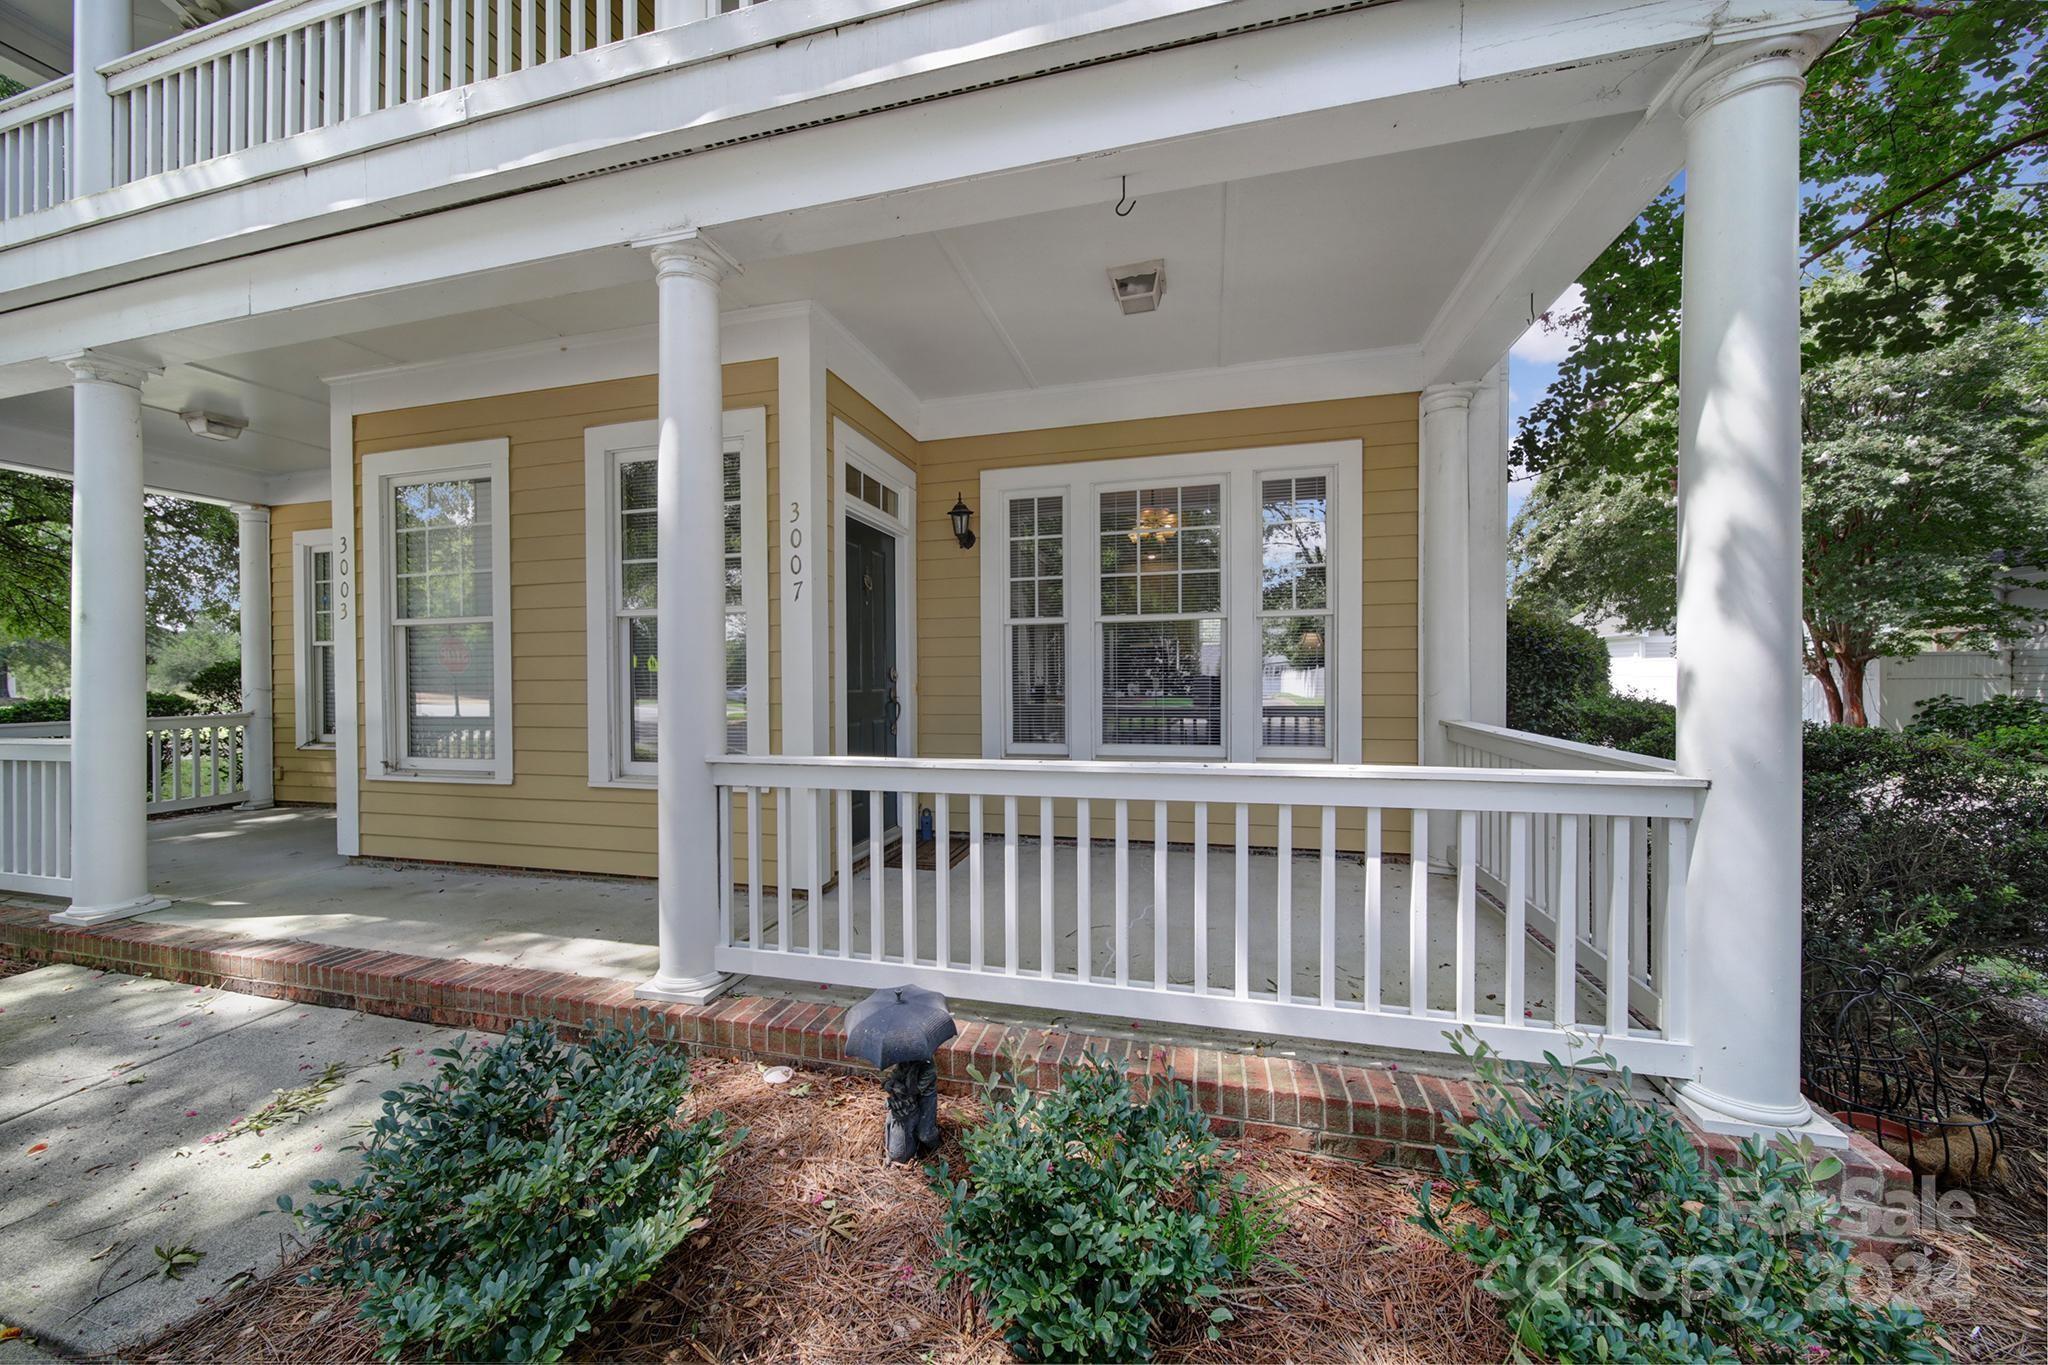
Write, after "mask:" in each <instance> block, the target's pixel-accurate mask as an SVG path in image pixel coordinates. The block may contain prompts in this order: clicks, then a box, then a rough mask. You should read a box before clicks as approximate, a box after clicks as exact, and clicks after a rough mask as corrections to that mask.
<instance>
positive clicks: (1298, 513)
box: [1259, 474, 1332, 756]
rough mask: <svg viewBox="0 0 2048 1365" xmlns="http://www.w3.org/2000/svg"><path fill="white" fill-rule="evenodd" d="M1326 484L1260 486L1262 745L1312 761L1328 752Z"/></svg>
mask: <svg viewBox="0 0 2048 1365" xmlns="http://www.w3.org/2000/svg"><path fill="white" fill-rule="evenodd" d="M1329 561H1330V480H1329V476H1328V475H1326V474H1287V475H1277V476H1276V475H1269V476H1267V477H1265V478H1263V479H1261V480H1260V484H1259V656H1260V678H1259V743H1260V745H1261V747H1262V748H1264V749H1270V750H1277V751H1281V752H1285V753H1290V754H1300V755H1303V756H1312V755H1314V754H1319V753H1328V752H1329V747H1330V669H1329V660H1330V630H1331V625H1332V621H1331V614H1330V564H1329Z"/></svg>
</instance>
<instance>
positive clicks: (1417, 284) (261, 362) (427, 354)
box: [0, 128, 1567, 492]
mask: <svg viewBox="0 0 2048 1365" xmlns="http://www.w3.org/2000/svg"><path fill="white" fill-rule="evenodd" d="M1564 136H1567V134H1566V133H1564V132H1561V131H1560V130H1558V129H1553V128H1539V129H1528V130H1523V131H1519V132H1514V133H1508V134H1502V135H1498V136H1494V137H1487V138H1478V139H1472V140H1467V141H1462V142H1454V143H1448V144H1444V145H1440V146H1435V147H1427V148H1420V149H1413V150H1408V151H1402V152H1397V153H1393V154H1389V155H1384V156H1378V157H1373V158H1368V159H1362V160H1353V161H1347V162H1338V163H1335V164H1330V165H1322V166H1315V167H1309V168H1302V169H1291V170H1286V171H1282V172H1278V173H1275V174H1270V175H1261V176H1252V177H1246V178H1239V179H1232V180H1228V181H1223V182H1220V183H1215V184H1206V185H1197V186H1194V187H1190V188H1181V189H1174V190H1170V191H1166V192H1161V193H1145V192H1143V186H1142V182H1141V183H1140V184H1138V185H1135V186H1134V187H1133V192H1134V197H1135V199H1136V201H1137V202H1136V207H1135V208H1134V209H1133V210H1132V211H1131V212H1130V213H1129V214H1128V215H1126V216H1122V217H1119V216H1118V215H1117V214H1116V213H1115V212H1114V209H1113V202H1112V201H1105V202H1101V203H1091V204H1085V205H1081V206H1068V207H1061V208H1057V209H1052V210H1048V211H1045V212H1040V213H1029V214H1025V215H1022V216H1015V217H1007V218H998V219H994V220H991V221H984V222H973V223H965V224H954V225H950V226H944V227H937V228H933V229H932V230H928V231H917V232H909V233H906V234H903V235H896V236H888V237H883V238H880V239H877V240H870V241H865V242H860V243H858V244H855V245H849V246H840V247H833V248H830V249H827V250H821V251H814V252H809V253H805V254H799V255H789V256H782V257H775V258H770V259H761V260H753V261H750V262H749V263H748V264H747V267H746V270H745V273H744V274H742V275H741V276H739V277H738V278H737V279H735V280H734V281H732V282H731V283H730V284H729V285H728V286H727V287H726V292H725V302H726V306H727V307H728V309H731V310H739V309H745V308H750V307H757V306H762V305H772V304H780V303H791V302H798V301H805V300H808V301H812V302H815V303H817V304H820V305H822V306H823V307H824V308H826V309H827V310H828V311H830V312H831V313H832V314H833V315H834V316H835V317H837V318H838V319H839V320H840V321H841V322H842V323H843V324H845V326H846V327H847V328H848V329H849V330H850V331H851V332H852V333H853V334H854V336H855V337H856V338H858V339H859V340H860V341H861V342H862V343H863V344H864V345H866V346H867V347H868V348H869V349H870V350H871V351H872V352H873V353H874V354H875V356H876V357H877V358H878V359H879V360H880V361H881V362H882V363H883V364H884V365H885V366H887V367H888V369H889V370H891V371H892V372H893V373H894V374H895V376H896V378H897V379H898V380H900V381H901V382H902V384H903V385H904V386H905V388H907V389H908V390H909V391H910V392H911V393H912V394H913V395H915V397H916V398H917V399H918V400H920V401H934V400H949V399H960V398H969V397H974V396H978V395H1001V394H1019V393H1029V392H1031V391H1035V390H1044V389H1051V388H1060V387H1063V386H1070V385H1088V384H1092V383H1099V382H1104V381H1116V380H1129V379H1133V378H1142V377H1143V376H1147V375H1166V374H1180V373H1185V372H1190V371H1195V372H1199V371H1205V370H1210V369H1214V368H1221V367H1229V366H1245V365H1253V366H1256V365H1260V364H1264V363H1269V362H1278V361H1286V360H1290V359H1296V358H1306V357H1313V356H1326V355H1354V354H1357V353H1361V352H1363V353H1382V352H1410V353H1416V354H1419V352H1420V348H1421V347H1422V345H1423V343H1424V341H1425V339H1426V338H1427V337H1428V336H1429V335H1430V333H1431V331H1432V329H1433V327H1435V325H1436V324H1437V322H1438V320H1439V319H1440V318H1441V316H1442V315H1443V313H1444V312H1445V310H1446V309H1447V307H1448V306H1449V305H1450V302H1451V300H1452V299H1453V297H1454V296H1455V294H1456V293H1457V291H1458V290H1459V288H1460V286H1461V284H1462V283H1463V282H1464V281H1465V280H1466V279H1467V278H1468V276H1469V275H1470V274H1471V273H1472V272H1473V271H1474V270H1475V269H1477V268H1478V266H1479V265H1480V264H1481V263H1482V262H1483V260H1484V259H1485V257H1486V254H1487V252H1488V250H1489V248H1490V245H1491V243H1492V242H1493V240H1494V238H1495V237H1496V236H1497V235H1498V233H1499V230H1500V227H1501V225H1502V224H1503V223H1504V222H1506V221H1509V220H1510V219H1511V218H1512V217H1513V215H1514V213H1515V211H1516V206H1517V203H1518V201H1520V200H1522V199H1523V198H1525V197H1526V196H1527V195H1528V193H1529V192H1530V186H1531V184H1532V182H1533V181H1534V180H1536V179H1539V178H1541V177H1542V176H1543V175H1544V174H1545V168H1546V166H1547V165H1548V164H1549V161H1548V154H1549V152H1550V150H1551V149H1552V148H1553V147H1555V146H1556V145H1558V143H1559V141H1560V139H1561V138H1562V137H1564ZM1153 258H1161V259H1164V260H1165V262H1166V275H1167V285H1166V293H1165V296H1164V299H1163V301H1162V302H1161V304H1160V307H1159V309H1158V311H1157V312H1154V313H1149V314H1139V315H1134V316H1128V317H1127V316H1124V315H1123V314H1122V313H1121V312H1119V310H1118V309H1117V307H1116V305H1115V303H1114V301H1113V300H1112V298H1111V297H1110V293H1109V287H1108V282H1107V277H1106V271H1107V270H1108V269H1109V268H1111V267H1113V266H1119V265H1124V264H1129V263H1132V262H1138V261H1145V260H1150V259H1153ZM649 275H650V272H649V271H648V270H647V268H646V265H645V262H644V260H643V259H642V258H641V256H640V253H638V252H633V251H621V250H617V249H614V250H611V251H604V252H591V253H583V254H581V255H578V256H575V257H572V258H567V259H565V260H563V261H561V262H559V263H557V264H555V265H554V266H553V267H551V268H549V269H547V270H546V271H543V272H536V271H528V272H524V273H523V275H522V276H519V277H513V276H510V275H508V276H505V277H503V278H498V279H486V280H478V279H475V278H471V279H467V280H463V281H456V282H451V283H449V284H448V285H446V286H443V287H441V288H439V289H438V290H414V291H409V292H408V293H407V294H406V295H403V296H386V297H384V298H382V299H378V300H373V301H367V302H366V303H364V304H363V305H360V306H356V307H352V308H350V309H349V310H348V312H347V314H346V315H345V316H342V317H337V318H333V319H331V320H332V321H335V322H336V323H337V324H338V325H337V327H336V329H335V330H334V331H332V332H330V333H328V334H327V335H325V336H322V337H320V338H318V339H316V340H302V339H293V338H292V334H291V333H290V332H286V333H285V334H284V335H283V336H280V338H279V340H280V341H283V342H284V344H280V345H274V346H269V347H267V348H265V349H261V350H247V351H237V352H233V353H228V354H208V355H204V357H203V358H197V359H192V360H187V361H184V362H182V363H181V362H178V361H175V360H173V361H172V362H171V363H169V364H168V365H167V367H166V369H165V372H164V374H163V376H162V377H161V378H158V379H155V380H152V381H151V382H150V384H149V385H148V386H147V388H146V389H145V392H144V405H145V410H144V439H145V443H146V445H147V448H148V449H149V451H150V453H151V455H152V457H153V458H154V459H159V460H169V461H172V462H177V463H181V464H189V465H190V466H192V467H194V468H195V469H198V470H199V471H201V472H202V473H203V472H204V471H205V470H207V469H220V470H225V471H253V472H257V473H261V474H263V475H266V476H276V475H295V474H303V475H307V476H315V475H317V474H318V473H319V471H321V470H323V469H324V468H325V466H326V462H327V442H328V435H329V433H328V401H327V387H326V383H325V379H326V378H327V377H329V376H333V375H338V374H346V373H354V372H361V371H365V370H373V369H381V368H385V367H390V366H402V365H407V364H414V363H419V362H426V361H437V360H445V359H450V358H454V357H460V356H464V355H470V354H477V353H483V352H489V351H496V350H501V349H504V348H506V347H513V346H520V345H525V344H530V343H534V342H541V341H546V340H550V339H558V338H569V337H576V336H584V335H590V334H595V333H610V332H615V331H617V330H618V329H620V328H630V327H635V326H641V325H648V324H652V322H653V321H654V317H655V291H654V289H653V286H652V282H651V278H649ZM620 281H625V282H620ZM576 285H595V286H596V287H586V288H576V287H574V286H576ZM350 323H355V324H358V325H356V326H353V327H351V326H350V325H349V324H350ZM363 323H380V324H382V325H371V326H362V325H360V324H363ZM193 349H194V350H202V349H203V347H201V346H195V347H194V348H193ZM192 409H203V410H206V411H209V412H215V413H221V414H225V415H227V416H230V417H235V418H239V419H242V420H245V421H246V422H247V423H248V428H247V430H246V431H244V433H243V434H242V436H241V437H240V438H239V439H238V440H236V441H233V442H231V443H223V442H217V441H210V440H206V439H203V438H201V437H197V436H194V435H192V434H191V432H190V431H188V430H187V428H186V426H185V423H184V422H183V421H182V420H181V419H180V417H179V414H180V413H181V412H184V411H188V410H192ZM70 424H71V408H70V396H69V393H68V391H67V390H65V389H61V388H56V389H49V390H45V391H43V392H39V393H31V394H25V395H21V396H18V397H14V398H8V399H5V400H0V463H14V464H26V465H33V466H41V467H52V464H53V460H56V459H57V456H58V455H60V454H66V453H68V448H69V440H70V429H71V426H70ZM65 465H68V459H65V460H62V461H61V462H58V463H57V465H56V467H64V466H65ZM190 491H194V492H203V491H205V490H204V489H203V488H200V487H193V488H192V489H190Z"/></svg>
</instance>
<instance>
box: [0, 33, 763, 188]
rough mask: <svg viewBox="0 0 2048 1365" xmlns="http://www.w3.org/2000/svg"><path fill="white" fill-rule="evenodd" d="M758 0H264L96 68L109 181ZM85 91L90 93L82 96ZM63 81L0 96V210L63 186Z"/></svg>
mask: <svg viewBox="0 0 2048 1365" xmlns="http://www.w3.org/2000/svg"><path fill="white" fill-rule="evenodd" d="M760 2H761V0H681V3H676V4H675V7H674V8H673V9H672V8H671V3H672V0H271V3H269V4H266V5H260V6H258V7H256V8H255V9H251V10H246V11H244V12H243V13H240V14H237V15H234V16H232V17H230V18H227V19H223V20H221V21H219V22H218V23H213V24H209V25H207V26H206V27H204V28H199V29H194V30H193V31H191V32H189V33H185V34H181V35H180V36H178V37H176V38H173V39H170V40H169V41H167V42H162V43H158V44H156V45H155V46H153V47H147V48H144V49H142V50H141V51H139V52H134V53H130V54H129V55H127V56H125V57H121V58H118V59H116V60H114V61H111V62H108V63H106V64H105V65H103V66H101V67H100V68H99V71H100V74H101V75H102V76H103V77H104V78H105V82H106V98H107V99H108V100H109V101H110V102H111V104H112V111H111V112H112V119H111V126H112V136H113V147H112V149H111V162H112V181H113V183H114V184H116V185H121V184H127V183H129V182H132V181H137V180H142V179H144V178H146V177H148V176H152V175H159V174H162V173H164V172H166V171H175V170H179V169H182V168H184V167H187V166H195V165H198V164H200V163H201V162H205V161H209V160H212V159H213V158H216V157H222V156H228V155H232V154H234V153H237V152H242V151H246V150H248V149H249V148H252V147H258V146H262V145H264V144H266V143H272V142H278V141H282V140H283V139H286V138H290V137H295V136H298V135H299V134H302V133H307V132H313V131H316V130H319V129H323V128H332V127H334V126H335V125H336V124H339V123H341V122H343V121H344V120H346V119H351V118H356V117H359V116H361V115H365V114H370V113H375V112H377V111H379V110H384V109H391V108H394V107H396V106H398V105H402V104H409V103H413V102H415V101H418V100H421V99H425V98H427V97H429V96H432V95H437V94H441V93H443V92H445V91H449V90H454V89H457V88H459V87H461V86H465V85H471V84H474V83H476V82H479V81H487V80H491V79H493V78H495V77H498V76H503V75H510V74H512V73H514V72H518V71H524V70H528V69H530V68H532V67H536V66H539V65H541V64H542V63H545V62H550V61H555V60H557V59H559V58H562V57H568V56H572V55H574V54H576V53H580V52H587V51H589V50H591V49H593V48H597V47H603V46H605V45H606V44H608V43H613V42H617V41H620V40H622V39H627V38H633V37H636V36H638V35H640V34H642V33H646V32H649V31H651V30H652V29H653V28H654V27H655V26H656V23H657V20H658V19H659V20H661V21H663V22H668V23H674V22H679V21H681V20H684V19H689V18H703V17H708V16H710V15H713V14H720V13H726V12H729V11H732V10H737V9H742V8H745V7H746V6H747V5H749V4H753V3H760ZM93 97H97V96H96V95H95V96H93ZM77 98H78V95H77V94H75V93H74V90H73V83H72V80H71V78H70V77H68V76H67V77H64V78H62V79H60V80H57V81H53V82H51V83H49V84H47V85H42V86H38V87H36V88H35V89H33V90H30V91H27V92H25V93H23V94H21V95H18V96H16V97H14V98H13V99H10V100H7V101H4V102H0V219H6V218H16V217H21V216H23V215H25V214H30V213H35V212H39V211H41V210H43V209H47V208H50V207H52V206H54V205H56V204H59V203H61V202H63V201H64V200H65V199H67V198H70V197H71V196H72V194H73V192H74V186H75V185H76V184H77V183H78V181H77V178H76V177H75V175H74V173H73V171H74V166H75V164H76V163H77V162H78V161H80V160H82V159H83V158H84V157H85V156H86V155H88V154H90V153H91V152H92V151H94V150H96V149H84V148H79V147H76V146H75V145H74V136H75V130H76V129H77V128H78V127H79V121H78V120H77V118H76V117H75V114H74V107H75V104H74V102H75V100H76V99H77Z"/></svg>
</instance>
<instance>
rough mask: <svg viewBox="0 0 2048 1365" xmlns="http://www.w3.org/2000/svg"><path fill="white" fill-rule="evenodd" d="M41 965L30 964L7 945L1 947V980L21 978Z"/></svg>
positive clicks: (36, 963)
mask: <svg viewBox="0 0 2048 1365" xmlns="http://www.w3.org/2000/svg"><path fill="white" fill-rule="evenodd" d="M41 965H42V964H41V963H38V962H30V961H29V960H28V959H27V958H25V957H22V956H21V955H20V954H18V953H16V952H14V951H13V950H12V949H10V948H8V947H6V946H5V945H0V978H4V977H10V976H20V975H21V974H22V973H23V972H32V971H34V970H35V969H36V968H37V967H39V966H41Z"/></svg>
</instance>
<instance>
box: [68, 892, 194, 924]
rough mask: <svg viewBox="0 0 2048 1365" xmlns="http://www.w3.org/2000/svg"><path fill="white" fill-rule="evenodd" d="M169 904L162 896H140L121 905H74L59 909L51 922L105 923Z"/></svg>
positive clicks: (144, 913) (145, 912) (128, 917)
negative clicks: (66, 908)
mask: <svg viewBox="0 0 2048 1365" xmlns="http://www.w3.org/2000/svg"><path fill="white" fill-rule="evenodd" d="M169 905H170V902H169V901H167V900H165V899H164V898H163V897H162V896H138V897H136V898H135V899H134V900H132V901H123V902H122V903H120V904H119V905H74V906H72V907H71V908H70V909H68V910H59V911H58V912H57V913H56V914H54V915H52V916H50V923H52V924H71V925H87V924H105V923H106V922H107V921H108V920H111V919H132V918H134V917H135V916H136V915H146V914H148V913H149V912H150V911H152V910H162V909H164V908H166V907H168V906H169Z"/></svg>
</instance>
